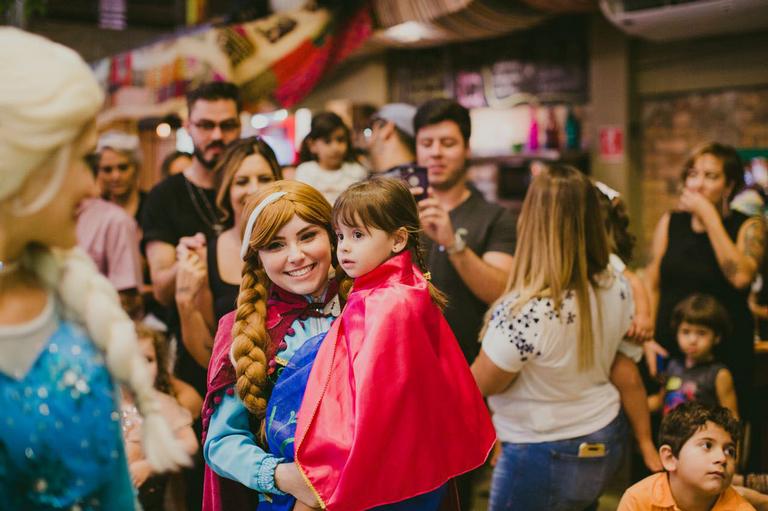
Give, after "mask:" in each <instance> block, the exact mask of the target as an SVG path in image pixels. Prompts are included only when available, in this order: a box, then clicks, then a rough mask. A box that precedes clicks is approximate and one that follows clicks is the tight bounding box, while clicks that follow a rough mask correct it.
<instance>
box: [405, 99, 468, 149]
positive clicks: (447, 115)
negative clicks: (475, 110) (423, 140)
mask: <svg viewBox="0 0 768 511" xmlns="http://www.w3.org/2000/svg"><path fill="white" fill-rule="evenodd" d="M443 121H453V122H455V123H456V125H457V126H458V127H459V131H460V132H461V136H462V138H463V139H464V145H469V137H470V136H471V135H472V120H471V119H470V117H469V110H467V109H466V108H464V107H463V106H461V105H460V104H459V103H457V102H456V101H454V100H452V99H446V98H436V99H430V100H429V101H427V102H426V103H424V104H422V105H421V106H420V107H419V108H418V110H416V115H415V116H414V117H413V133H414V136H418V134H419V130H420V129H421V128H423V127H424V126H431V125H433V124H439V123H441V122H443Z"/></svg>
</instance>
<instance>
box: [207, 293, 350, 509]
mask: <svg viewBox="0 0 768 511" xmlns="http://www.w3.org/2000/svg"><path fill="white" fill-rule="evenodd" d="M337 289H338V282H336V281H335V280H331V282H330V283H329V284H328V291H327V292H326V300H325V302H323V303H322V304H321V305H325V303H327V302H328V301H329V300H331V299H332V298H333V297H334V296H336V292H337ZM316 305H317V304H310V303H309V302H307V300H306V299H305V298H304V297H303V296H298V295H295V294H293V293H289V292H288V291H285V290H283V289H281V288H279V287H277V286H272V290H271V293H270V297H269V300H268V301H267V322H266V326H267V331H268V332H269V337H270V341H271V345H270V349H269V353H267V359H268V360H272V359H273V358H274V355H275V353H276V352H277V351H278V346H279V345H280V342H281V341H282V340H283V338H284V337H285V335H286V333H290V332H289V329H290V328H291V325H292V324H293V322H294V321H295V320H296V319H297V318H300V317H303V316H310V315H313V313H315V312H316V311H317V307H316ZM236 314H237V311H232V312H230V313H229V314H226V315H224V316H222V318H221V320H219V326H218V328H217V329H216V338H215V339H214V341H213V353H212V354H211V360H210V362H209V363H208V392H207V393H206V395H205V401H204V402H203V421H202V422H203V438H202V440H203V442H205V438H206V435H207V433H208V424H209V423H210V420H211V415H213V412H214V411H215V409H216V407H217V405H218V404H219V403H220V402H221V396H222V394H223V393H224V392H226V393H228V394H229V395H233V394H234V387H233V385H234V383H235V369H234V367H232V362H231V361H230V359H229V352H230V350H231V348H232V327H233V326H234V324H235V316H236ZM257 503H258V495H257V493H256V491H254V490H251V489H250V488H247V487H245V486H243V485H242V484H240V483H238V482H237V481H233V480H231V479H227V478H226V477H220V476H219V475H217V474H216V473H215V472H214V471H213V470H211V468H210V467H209V466H208V465H206V466H205V479H204V483H203V511H243V510H253V509H256V504H257Z"/></svg>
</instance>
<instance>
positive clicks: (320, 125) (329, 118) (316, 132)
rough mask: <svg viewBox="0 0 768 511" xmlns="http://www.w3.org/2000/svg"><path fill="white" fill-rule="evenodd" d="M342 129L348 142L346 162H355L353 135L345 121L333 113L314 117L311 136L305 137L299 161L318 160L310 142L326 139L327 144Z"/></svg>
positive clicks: (319, 114) (322, 113)
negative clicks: (311, 149)
mask: <svg viewBox="0 0 768 511" xmlns="http://www.w3.org/2000/svg"><path fill="white" fill-rule="evenodd" d="M339 128H341V129H342V130H343V131H344V139H345V140H346V142H347V152H346V153H344V161H348V162H354V161H357V160H356V159H355V151H354V149H353V148H352V134H351V133H350V130H349V127H348V126H347V125H346V124H344V121H343V120H342V119H341V117H339V116H338V115H336V114H335V113H333V112H320V113H318V114H317V115H315V116H314V117H312V125H311V128H310V130H309V134H308V135H307V136H306V137H304V140H303V141H302V142H301V148H300V149H299V161H300V162H301V163H304V162H305V161H313V160H317V156H315V155H314V154H313V153H312V151H310V150H309V142H310V140H317V139H319V138H322V139H324V140H325V141H326V142H327V141H329V140H330V138H331V135H333V132H334V131H336V130H337V129H339Z"/></svg>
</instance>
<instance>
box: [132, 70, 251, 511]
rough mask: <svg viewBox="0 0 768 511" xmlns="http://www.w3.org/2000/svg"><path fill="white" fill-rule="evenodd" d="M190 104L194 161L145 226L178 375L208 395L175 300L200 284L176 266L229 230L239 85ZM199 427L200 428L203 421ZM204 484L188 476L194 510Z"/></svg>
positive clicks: (167, 183) (199, 257)
mask: <svg viewBox="0 0 768 511" xmlns="http://www.w3.org/2000/svg"><path fill="white" fill-rule="evenodd" d="M187 108H188V112H189V114H188V117H187V122H186V125H185V128H186V129H187V132H188V133H189V135H190V137H192V142H193V145H194V157H193V159H192V164H191V165H190V166H189V167H187V168H186V169H185V170H184V171H183V172H182V173H181V174H176V175H172V176H169V177H168V178H166V179H165V180H163V181H162V182H160V183H159V184H158V185H157V186H155V187H154V188H153V189H152V191H151V192H150V193H149V196H148V197H147V201H146V202H147V203H146V206H145V210H144V215H143V219H142V224H141V226H142V229H143V230H144V238H143V243H144V244H145V246H146V253H147V262H148V263H149V271H150V275H151V278H152V288H153V294H154V296H155V298H156V299H157V301H158V302H160V303H161V304H163V305H165V306H166V307H168V316H167V323H168V329H169V331H170V332H171V333H172V334H173V335H175V336H176V338H177V340H178V341H179V342H178V344H177V349H178V351H177V357H176V367H175V370H174V375H175V376H176V377H177V378H179V379H181V380H183V381H185V382H187V383H189V384H190V385H192V386H193V387H194V388H195V389H196V390H197V392H198V393H199V394H200V395H201V396H204V395H205V386H206V370H207V364H205V365H203V364H202V361H199V362H198V361H196V360H195V359H194V358H193V357H192V355H191V354H190V351H189V350H188V349H187V347H186V345H185V343H184V339H183V338H182V337H181V331H180V330H181V328H180V326H179V318H178V311H177V309H176V306H175V303H174V302H175V300H174V297H175V296H176V293H177V292H188V293H189V292H191V288H193V287H194V286H196V285H199V282H182V281H179V282H177V279H176V274H177V272H176V269H177V261H178V260H181V258H186V259H193V260H195V261H197V262H202V263H204V262H205V239H206V238H213V237H215V236H216V235H218V234H219V233H220V232H221V231H222V230H223V229H226V228H227V226H226V225H223V224H222V222H221V220H220V217H219V213H218V211H217V210H216V191H215V189H214V186H215V182H214V173H213V170H214V167H215V165H216V162H217V160H218V158H219V156H220V155H221V154H222V153H223V152H224V149H226V147H227V145H228V144H230V143H231V142H233V141H235V140H237V139H238V138H240V98H239V93H238V89H237V87H236V86H235V85H234V84H232V83H228V82H211V83H206V84H203V85H202V86H200V87H199V88H197V89H195V90H193V91H190V92H189V93H188V94H187ZM202 278H203V276H201V279H202ZM202 308H205V306H204V305H201V309H202ZM210 308H211V310H212V305H211V306H210ZM200 312H201V313H205V311H203V310H201V311H200ZM214 327H215V325H214ZM195 425H196V426H199V420H198V421H196V423H195ZM196 468H197V469H200V466H198V467H196ZM201 488H202V471H201V470H195V471H193V472H192V473H191V474H188V479H187V490H188V491H191V492H193V494H189V495H188V498H187V500H188V504H189V506H190V507H189V509H190V510H191V509H199V508H200V507H199V506H200V504H201V502H202V492H201Z"/></svg>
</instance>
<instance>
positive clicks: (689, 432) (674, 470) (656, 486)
mask: <svg viewBox="0 0 768 511" xmlns="http://www.w3.org/2000/svg"><path fill="white" fill-rule="evenodd" d="M740 436H741V427H740V425H739V422H738V420H737V419H736V417H735V416H734V415H733V414H732V413H731V412H730V411H729V410H728V409H727V408H723V407H720V406H715V407H710V406H705V405H703V404H701V403H696V402H689V403H684V404H682V405H680V406H678V407H677V408H675V409H674V410H673V411H672V412H670V413H669V415H667V416H666V417H664V420H663V421H662V422H661V429H660V431H659V445H660V446H661V447H660V448H659V454H660V456H661V462H662V464H663V465H664V470H665V471H664V472H661V473H658V474H654V475H652V476H650V477H647V478H645V479H643V480H642V481H640V482H639V483H637V484H635V485H634V486H632V487H630V488H629V489H628V490H627V491H626V492H625V493H624V496H623V497H622V498H621V502H619V507H618V511H635V510H637V511H639V510H652V509H653V510H670V511H671V510H675V509H685V510H686V511H697V510H702V511H704V510H707V511H710V510H711V511H725V510H727V511H748V510H754V507H752V505H750V504H749V503H748V502H747V501H746V500H744V498H742V497H741V496H740V495H739V494H738V493H737V492H736V490H735V489H734V488H733V487H732V486H731V481H732V479H733V475H734V472H735V470H736V454H737V447H738V442H739V439H740Z"/></svg>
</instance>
